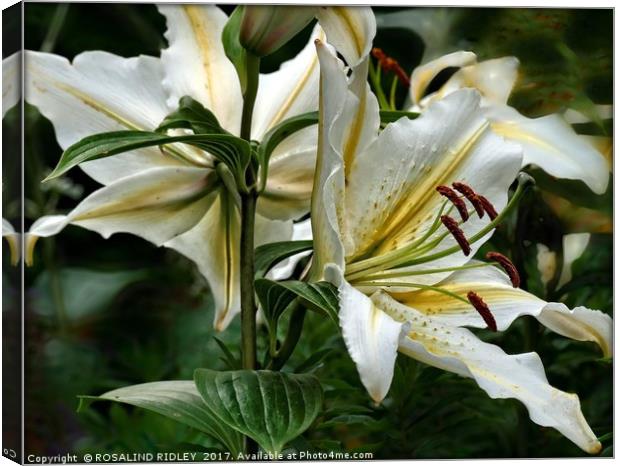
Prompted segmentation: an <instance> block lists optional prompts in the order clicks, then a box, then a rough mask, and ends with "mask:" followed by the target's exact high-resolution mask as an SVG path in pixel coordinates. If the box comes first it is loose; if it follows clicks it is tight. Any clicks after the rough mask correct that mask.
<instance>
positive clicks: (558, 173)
mask: <svg viewBox="0 0 620 466" xmlns="http://www.w3.org/2000/svg"><path fill="white" fill-rule="evenodd" d="M487 116H488V118H489V119H490V120H491V125H492V127H493V130H494V131H495V132H496V133H497V134H499V135H501V136H503V137H505V138H506V139H507V140H509V141H514V142H516V143H518V144H520V145H521V147H523V165H528V164H534V165H538V166H539V167H540V168H542V169H543V170H545V171H546V172H547V173H549V174H550V175H552V176H555V177H558V178H567V179H571V180H582V181H583V182H584V183H585V184H587V185H588V186H589V187H590V189H591V190H592V191H594V192H595V193H596V194H602V193H604V192H605V190H606V189H607V184H608V181H609V171H608V169H607V163H606V161H605V158H604V157H603V156H602V155H601V154H600V153H599V152H598V151H597V150H596V149H594V148H593V147H592V146H591V145H589V144H588V143H586V142H585V141H583V140H582V139H580V138H579V137H578V136H577V134H575V132H574V131H573V129H572V128H571V126H570V125H569V124H568V123H567V122H566V120H564V119H563V118H562V117H560V116H559V115H547V116H544V117H541V118H533V119H532V118H527V117H524V116H523V115H521V114H520V113H519V112H517V111H516V110H514V109H513V108H511V107H507V106H501V107H500V106H493V107H489V108H488V112H487Z"/></svg>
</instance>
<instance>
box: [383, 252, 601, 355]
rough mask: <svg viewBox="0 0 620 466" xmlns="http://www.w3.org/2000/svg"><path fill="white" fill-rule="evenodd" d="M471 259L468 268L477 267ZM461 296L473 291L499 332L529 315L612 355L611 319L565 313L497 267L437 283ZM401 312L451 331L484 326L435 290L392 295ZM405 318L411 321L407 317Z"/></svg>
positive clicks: (563, 307) (465, 306) (459, 303)
mask: <svg viewBox="0 0 620 466" xmlns="http://www.w3.org/2000/svg"><path fill="white" fill-rule="evenodd" d="M480 264H481V263H480V262H478V261H471V262H470V263H469V264H468V265H472V266H473V265H480ZM437 286H438V287H441V289H443V290H445V291H447V292H450V293H453V294H455V295H457V296H461V297H462V298H465V299H466V297H467V293H468V292H469V291H472V290H473V291H475V292H476V293H477V294H478V295H479V296H481V297H482V299H483V300H484V302H485V303H487V305H488V306H489V309H490V310H491V313H492V314H493V316H494V318H495V322H496V324H497V329H498V330H506V329H507V328H508V327H509V326H510V324H511V323H512V322H514V320H515V319H517V318H518V317H519V316H523V315H530V316H533V317H536V319H538V321H539V322H540V323H541V324H543V325H545V326H546V327H548V328H549V329H550V330H552V331H554V332H556V333H558V334H560V335H563V336H565V337H568V338H572V339H573V340H579V341H592V342H594V343H597V344H598V345H599V346H600V347H601V349H602V350H603V353H604V354H605V355H609V354H611V351H612V329H613V323H612V319H611V317H609V316H608V315H607V314H604V313H602V312H600V311H594V310H591V309H587V308H585V307H577V308H575V309H572V310H570V309H568V308H567V307H566V305H564V304H562V303H547V302H546V301H544V300H542V299H540V298H538V297H536V296H535V295H533V294H530V293H528V292H527V291H524V290H521V289H519V288H513V287H512V284H511V282H510V279H509V278H508V276H507V275H506V274H505V273H504V272H503V271H501V270H499V269H498V268H496V267H492V266H487V267H480V268H470V269H464V270H460V271H458V272H455V273H453V274H452V275H451V276H450V277H449V278H447V279H445V280H444V281H442V282H441V283H439V284H437ZM391 294H392V295H393V297H394V298H395V299H396V300H398V301H399V302H401V303H403V304H404V305H405V306H406V307H405V309H416V312H417V313H421V314H425V315H427V316H429V317H431V318H432V319H433V320H434V321H436V322H441V323H443V324H445V325H449V326H451V327H466V326H467V327H477V328H484V327H486V324H485V323H484V321H483V320H482V318H481V317H480V315H479V314H478V312H477V311H476V310H475V309H474V308H473V307H472V306H471V305H468V304H466V303H464V302H462V301H459V300H458V299H455V298H453V297H451V296H448V295H446V294H440V293H437V292H434V291H427V290H423V291H414V292H408V293H399V294H397V293H391ZM407 320H409V318H407Z"/></svg>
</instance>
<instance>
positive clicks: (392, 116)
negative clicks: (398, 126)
mask: <svg viewBox="0 0 620 466" xmlns="http://www.w3.org/2000/svg"><path fill="white" fill-rule="evenodd" d="M379 114H380V116H381V123H384V124H385V123H393V122H395V121H398V120H400V119H401V118H403V117H405V118H409V119H410V120H415V119H416V118H417V117H419V116H420V114H419V113H416V112H405V111H401V110H381V111H380V112H379Z"/></svg>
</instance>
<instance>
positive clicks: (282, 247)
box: [254, 240, 312, 278]
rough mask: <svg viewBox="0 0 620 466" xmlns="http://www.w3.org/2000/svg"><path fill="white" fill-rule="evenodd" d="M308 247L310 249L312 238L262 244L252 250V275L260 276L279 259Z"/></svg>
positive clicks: (306, 249) (305, 249)
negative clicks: (253, 271)
mask: <svg viewBox="0 0 620 466" xmlns="http://www.w3.org/2000/svg"><path fill="white" fill-rule="evenodd" d="M309 249H312V240H307V241H281V242H278V243H269V244H263V245H262V246H259V247H257V248H256V250H255V251H254V270H255V273H254V276H255V277H256V278H262V277H264V276H265V274H267V272H268V271H269V269H271V268H272V267H273V266H274V265H276V264H277V263H278V262H280V261H281V260H284V259H286V258H287V257H290V256H293V255H295V254H297V253H300V252H304V251H308V250H309Z"/></svg>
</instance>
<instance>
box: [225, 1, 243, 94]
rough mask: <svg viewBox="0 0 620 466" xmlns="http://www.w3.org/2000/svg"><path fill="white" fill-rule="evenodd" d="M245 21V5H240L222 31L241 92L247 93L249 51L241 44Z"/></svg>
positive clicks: (227, 54)
mask: <svg viewBox="0 0 620 466" xmlns="http://www.w3.org/2000/svg"><path fill="white" fill-rule="evenodd" d="M242 19H243V5H238V6H237V7H236V8H235V11H233V12H232V14H231V15H230V16H229V18H228V21H227V22H226V26H224V30H223V31H222V43H223V44H224V52H225V53H226V56H227V57H228V59H229V60H230V61H231V62H232V64H233V65H234V66H235V69H236V70H237V75H238V76H239V83H240V84H241V92H242V93H245V89H246V87H247V70H246V63H247V59H246V57H247V51H246V50H245V48H243V46H242V45H241V42H239V29H240V27H241V20H242Z"/></svg>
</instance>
